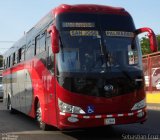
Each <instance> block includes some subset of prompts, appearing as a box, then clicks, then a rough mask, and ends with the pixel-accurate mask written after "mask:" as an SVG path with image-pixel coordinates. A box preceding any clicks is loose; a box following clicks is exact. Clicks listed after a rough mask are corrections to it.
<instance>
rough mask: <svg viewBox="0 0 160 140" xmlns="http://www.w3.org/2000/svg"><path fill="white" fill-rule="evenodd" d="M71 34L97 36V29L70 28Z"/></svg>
mask: <svg viewBox="0 0 160 140" xmlns="http://www.w3.org/2000/svg"><path fill="white" fill-rule="evenodd" d="M70 35H71V36H98V31H96V30H71V31H70Z"/></svg>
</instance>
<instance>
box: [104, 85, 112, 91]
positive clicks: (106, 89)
mask: <svg viewBox="0 0 160 140" xmlns="http://www.w3.org/2000/svg"><path fill="white" fill-rule="evenodd" d="M113 89H114V87H113V85H105V86H104V90H105V91H107V92H111V91H113Z"/></svg>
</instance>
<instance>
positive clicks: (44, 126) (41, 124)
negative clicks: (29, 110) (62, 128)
mask: <svg viewBox="0 0 160 140" xmlns="http://www.w3.org/2000/svg"><path fill="white" fill-rule="evenodd" d="M36 120H37V122H38V125H39V127H40V129H42V130H44V131H46V130H49V125H47V124H46V123H44V122H43V121H42V109H41V106H40V103H39V102H38V103H37V107H36Z"/></svg>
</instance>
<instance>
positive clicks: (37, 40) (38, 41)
mask: <svg viewBox="0 0 160 140" xmlns="http://www.w3.org/2000/svg"><path fill="white" fill-rule="evenodd" d="M39 48H40V35H38V36H37V37H36V38H35V52H34V54H35V55H37V54H39Z"/></svg>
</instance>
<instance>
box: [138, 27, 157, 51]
mask: <svg viewBox="0 0 160 140" xmlns="http://www.w3.org/2000/svg"><path fill="white" fill-rule="evenodd" d="M144 32H148V37H149V42H150V49H151V51H152V52H156V51H158V43H157V39H156V35H155V33H154V32H153V30H152V29H150V28H148V27H145V28H139V29H137V30H136V31H135V35H136V36H137V35H139V34H141V33H144Z"/></svg>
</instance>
